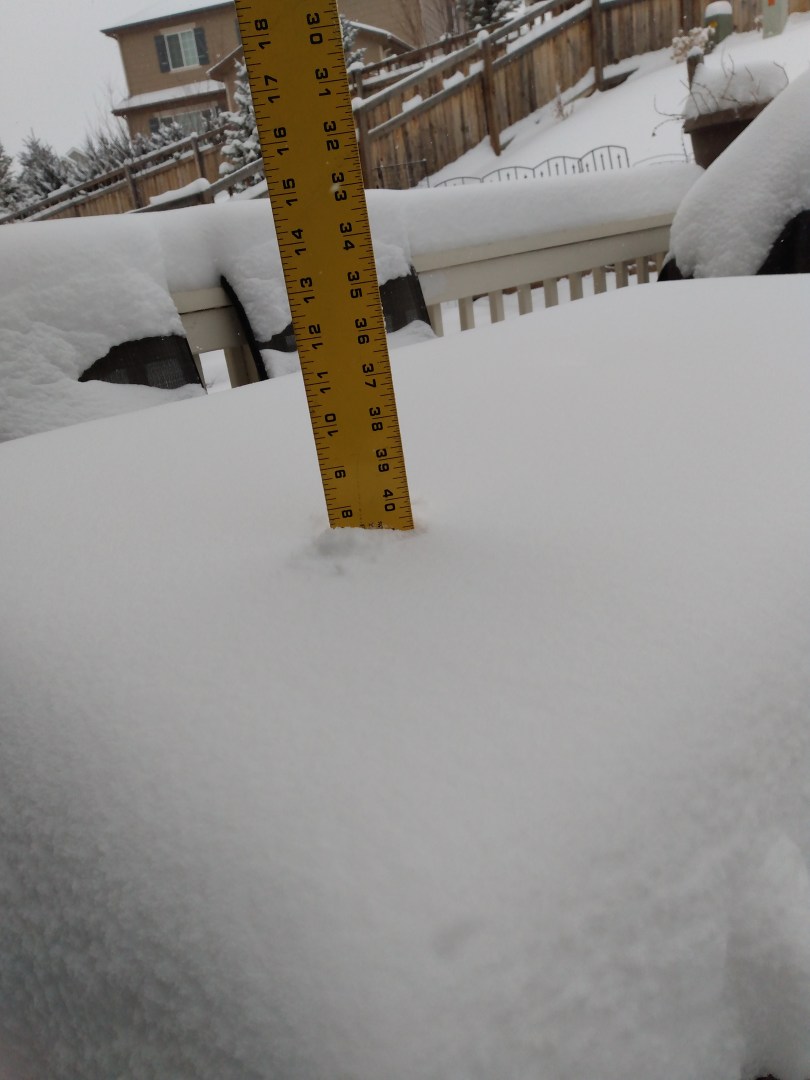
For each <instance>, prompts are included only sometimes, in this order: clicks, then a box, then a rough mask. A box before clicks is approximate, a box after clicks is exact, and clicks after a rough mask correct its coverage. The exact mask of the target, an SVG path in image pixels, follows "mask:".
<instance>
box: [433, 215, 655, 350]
mask: <svg viewBox="0 0 810 1080" xmlns="http://www.w3.org/2000/svg"><path fill="white" fill-rule="evenodd" d="M671 224H672V214H671V213H669V214H660V215H657V216H655V217H646V218H641V219H638V220H636V221H631V222H620V223H619V222H617V223H615V224H610V225H602V226H583V227H581V228H576V229H566V230H564V231H562V232H559V233H556V234H545V235H543V236H532V235H531V234H529V235H527V236H525V237H523V238H522V239H520V240H510V241H498V242H496V243H493V244H486V245H481V246H477V247H467V248H458V249H456V250H454V251H442V252H438V253H432V254H425V255H418V254H417V255H414V256H413V263H414V267H415V269H416V272H417V273H418V275H419V281H420V283H421V285H422V292H423V294H424V297H425V301H426V303H427V305H428V311H429V312H430V321H431V325H432V326H433V330H434V332H435V333H436V334H438V335H439V336H441V335H442V334H443V333H444V313H443V308H442V305H445V304H448V303H453V304H456V305H458V314H459V323H460V326H461V329H462V330H470V329H472V328H473V327H474V326H475V308H474V301H475V299H476V298H477V297H482V296H486V297H488V298H489V318H490V321H491V322H501V321H502V320H503V319H504V318H505V317H506V314H505V306H504V293H516V294H517V308H518V313H519V314H520V315H526V314H528V313H529V312H530V311H532V310H533V308H534V296H533V289H538V288H542V291H543V300H544V305H545V307H554V306H555V305H556V304H558V303H559V283H560V281H561V280H562V279H563V278H566V279H567V281H568V288H569V296H570V299H572V300H579V299H582V297H583V295H584V289H583V279H584V278H585V277H586V275H591V276H592V291H593V292H595V293H601V292H605V291H606V289H607V281H608V274H609V273H610V272H611V271H612V272H613V273H614V274H615V282H616V287H617V288H624V287H625V286H627V285H629V284H630V283H631V281H636V282H637V283H639V284H643V283H646V282H648V281H649V280H650V271H651V270H652V271H653V273H654V272H656V271H657V270H658V269H660V266H661V263H662V262H663V259H664V256H665V254H666V252H667V248H668V245H669V228H670V225H671Z"/></svg>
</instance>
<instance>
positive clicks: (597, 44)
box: [591, 0, 605, 90]
mask: <svg viewBox="0 0 810 1080" xmlns="http://www.w3.org/2000/svg"><path fill="white" fill-rule="evenodd" d="M591 52H592V54H593V73H594V82H595V83H596V89H597V90H602V89H603V88H604V85H605V79H604V47H603V44H602V9H601V8H600V6H599V0H591Z"/></svg>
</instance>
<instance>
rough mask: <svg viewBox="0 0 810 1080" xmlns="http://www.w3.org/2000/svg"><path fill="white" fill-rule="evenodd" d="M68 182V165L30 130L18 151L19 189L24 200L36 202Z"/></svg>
mask: <svg viewBox="0 0 810 1080" xmlns="http://www.w3.org/2000/svg"><path fill="white" fill-rule="evenodd" d="M69 183H70V165H69V164H68V162H66V161H65V160H64V159H63V158H60V157H59V155H58V154H56V153H55V152H54V150H53V148H52V147H51V146H49V145H48V144H47V143H44V142H42V141H41V140H40V139H38V138H37V137H36V135H35V134H34V133H33V131H32V132H31V134H30V135H28V136H26V138H25V140H24V141H23V149H22V150H21V152H20V189H21V191H22V193H23V196H24V198H25V201H26V202H37V201H38V200H39V199H45V198H47V197H48V195H50V194H52V193H53V192H54V191H57V190H58V189H59V188H61V187H64V186H65V185H66V184H69Z"/></svg>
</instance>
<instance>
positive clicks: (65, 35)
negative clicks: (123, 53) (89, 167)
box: [0, 0, 144, 154]
mask: <svg viewBox="0 0 810 1080" xmlns="http://www.w3.org/2000/svg"><path fill="white" fill-rule="evenodd" d="M143 6H144V0H68V2H67V3H66V2H65V0H26V2H25V3H24V4H21V3H19V2H18V0H0V25H2V28H3V33H2V45H0V142H2V144H3V147H4V149H5V150H6V151H7V152H8V153H11V154H16V153H17V152H18V151H19V150H20V148H21V147H22V142H23V139H24V138H25V136H26V135H27V134H28V132H29V131H32V130H33V131H34V133H35V134H36V135H38V136H39V138H40V139H43V140H44V141H46V142H48V143H50V144H51V145H52V146H53V148H54V150H56V151H57V152H58V153H60V154H64V153H66V152H67V151H68V150H69V149H70V148H71V147H72V146H75V145H77V144H78V143H81V142H82V141H83V138H84V135H85V134H86V133H87V132H88V131H90V130H92V129H93V128H95V127H96V126H98V124H99V123H100V122H101V119H102V116H103V115H104V114H106V113H108V112H109V102H110V97H111V96H112V98H113V99H115V100H118V99H119V98H121V97H123V96H124V94H125V82H124V72H123V68H122V66H121V61H120V57H119V52H118V45H117V44H116V42H115V41H113V40H112V39H111V38H108V37H105V36H104V35H103V34H102V33H101V32H100V31H101V27H103V26H114V25H115V24H116V23H117V22H119V21H122V20H123V19H125V18H126V17H127V16H129V15H131V14H134V13H135V12H137V11H139V10H140V9H141V8H142V7H143Z"/></svg>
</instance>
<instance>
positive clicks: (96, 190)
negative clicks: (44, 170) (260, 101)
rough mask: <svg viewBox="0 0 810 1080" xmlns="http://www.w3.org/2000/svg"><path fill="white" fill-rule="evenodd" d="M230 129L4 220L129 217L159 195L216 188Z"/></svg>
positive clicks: (157, 152) (124, 168)
mask: <svg viewBox="0 0 810 1080" xmlns="http://www.w3.org/2000/svg"><path fill="white" fill-rule="evenodd" d="M226 130H227V128H226V127H224V126H223V127H220V128H216V129H214V130H212V131H210V132H207V133H206V134H205V135H191V136H190V137H189V138H187V139H182V140H181V141H180V142H176V143H173V144H172V145H171V146H167V147H162V148H161V149H160V150H155V151H153V152H152V153H151V154H146V155H144V157H141V158H138V159H136V160H134V161H133V162H132V163H131V164H128V165H124V166H122V167H121V168H120V169H114V170H112V171H111V172H108V173H105V174H104V175H103V176H97V177H94V178H93V179H92V180H88V181H85V182H84V183H81V184H77V185H76V186H75V187H72V188H68V189H64V190H62V191H60V192H59V193H58V194H54V195H51V196H49V197H48V198H47V199H42V200H41V201H40V202H37V203H33V204H31V205H29V206H27V207H26V208H25V209H24V210H20V211H17V212H16V213H12V214H10V215H8V216H7V217H6V218H4V223H8V222H13V221H22V220H26V221H42V220H45V219H49V220H50V219H54V218H73V217H95V216H97V215H99V214H125V213H127V212H128V211H130V210H138V209H140V208H141V207H146V206H148V205H149V200H150V199H151V198H153V197H154V196H156V195H163V194H164V193H165V192H167V191H172V190H174V189H177V188H182V187H185V186H186V185H187V184H190V183H192V182H193V181H194V180H199V179H204V180H208V181H209V182H211V183H213V182H214V181H216V180H218V179H219V165H220V160H221V159H220V153H219V147H220V145H221V143H222V141H223V138H224V135H225V132H226Z"/></svg>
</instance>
